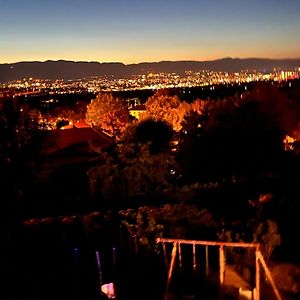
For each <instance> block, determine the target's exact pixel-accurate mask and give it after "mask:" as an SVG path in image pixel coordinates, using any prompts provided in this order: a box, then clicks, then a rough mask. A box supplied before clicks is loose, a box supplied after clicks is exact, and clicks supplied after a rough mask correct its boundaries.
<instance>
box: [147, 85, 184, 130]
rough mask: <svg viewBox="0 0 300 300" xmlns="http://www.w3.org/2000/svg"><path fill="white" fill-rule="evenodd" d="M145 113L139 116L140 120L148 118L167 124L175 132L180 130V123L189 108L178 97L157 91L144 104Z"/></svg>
mask: <svg viewBox="0 0 300 300" xmlns="http://www.w3.org/2000/svg"><path fill="white" fill-rule="evenodd" d="M145 105H146V112H145V113H144V114H143V115H142V116H141V117H142V119H147V118H149V117H151V118H153V119H156V120H164V121H166V122H168V123H169V124H170V125H171V126H172V127H173V129H174V130H175V131H179V130H180V129H181V122H182V120H183V118H184V116H185V115H186V113H187V112H188V111H189V109H190V106H189V104H188V103H187V102H182V101H180V99H179V98H178V96H176V95H175V96H171V95H170V94H168V93H167V92H165V91H160V90H159V91H157V92H156V93H155V94H154V95H153V96H151V97H150V98H149V99H148V100H147V102H146V104H145Z"/></svg>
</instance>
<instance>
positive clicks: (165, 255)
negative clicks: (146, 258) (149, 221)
mask: <svg viewBox="0 0 300 300" xmlns="http://www.w3.org/2000/svg"><path fill="white" fill-rule="evenodd" d="M163 251H164V258H165V265H166V267H168V256H167V249H166V243H163Z"/></svg>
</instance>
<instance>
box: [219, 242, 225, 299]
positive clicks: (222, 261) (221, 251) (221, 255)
mask: <svg viewBox="0 0 300 300" xmlns="http://www.w3.org/2000/svg"><path fill="white" fill-rule="evenodd" d="M219 263H220V299H223V286H224V276H225V255H224V247H223V245H221V246H220V248H219Z"/></svg>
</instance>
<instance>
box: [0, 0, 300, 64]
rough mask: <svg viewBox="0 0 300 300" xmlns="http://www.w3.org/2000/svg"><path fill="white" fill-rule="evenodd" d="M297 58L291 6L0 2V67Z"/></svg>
mask: <svg viewBox="0 0 300 300" xmlns="http://www.w3.org/2000/svg"><path fill="white" fill-rule="evenodd" d="M224 57H239V58H250V57H259V58H273V59H280V58H300V1H298V0H286V1H281V0H264V1H260V0H252V1H243V0H227V1H218V0H186V1H179V0H165V1H158V0H152V1H138V0H126V1H125V0H123V1H122V0H107V1H103V0H86V1H80V0H52V1H48V0H43V1H41V0H0V63H14V62H19V61H46V60H60V59H63V60H73V61H98V62H122V63H125V64H131V63H139V62H154V61H163V60H168V61H175V60H194V61H204V60H214V59H219V58H224Z"/></svg>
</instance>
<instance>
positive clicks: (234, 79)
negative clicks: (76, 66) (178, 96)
mask: <svg viewBox="0 0 300 300" xmlns="http://www.w3.org/2000/svg"><path fill="white" fill-rule="evenodd" d="M298 78H300V67H299V68H298V69H296V70H291V71H281V70H275V71H274V72H272V73H262V72H255V71H253V72H246V71H241V72H235V73H229V72H213V71H206V70H203V71H199V72H193V71H186V72H185V74H184V75H179V74H177V73H147V74H143V75H135V76H132V77H131V78H129V79H128V78H114V77H107V76H101V77H92V78H83V79H77V80H62V79H61V80H60V79H57V80H42V79H36V78H24V79H22V80H17V81H11V82H7V83H2V84H0V88H1V89H2V90H3V91H5V90H14V91H15V93H24V92H28V93H30V92H32V93H43V92H47V93H49V94H72V93H81V92H88V93H98V92H113V91H130V90H147V89H150V90H157V89H166V88H192V87H201V86H212V87H211V88H212V89H213V86H214V85H233V84H243V83H250V82H257V81H274V82H281V81H288V80H293V79H298Z"/></svg>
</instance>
